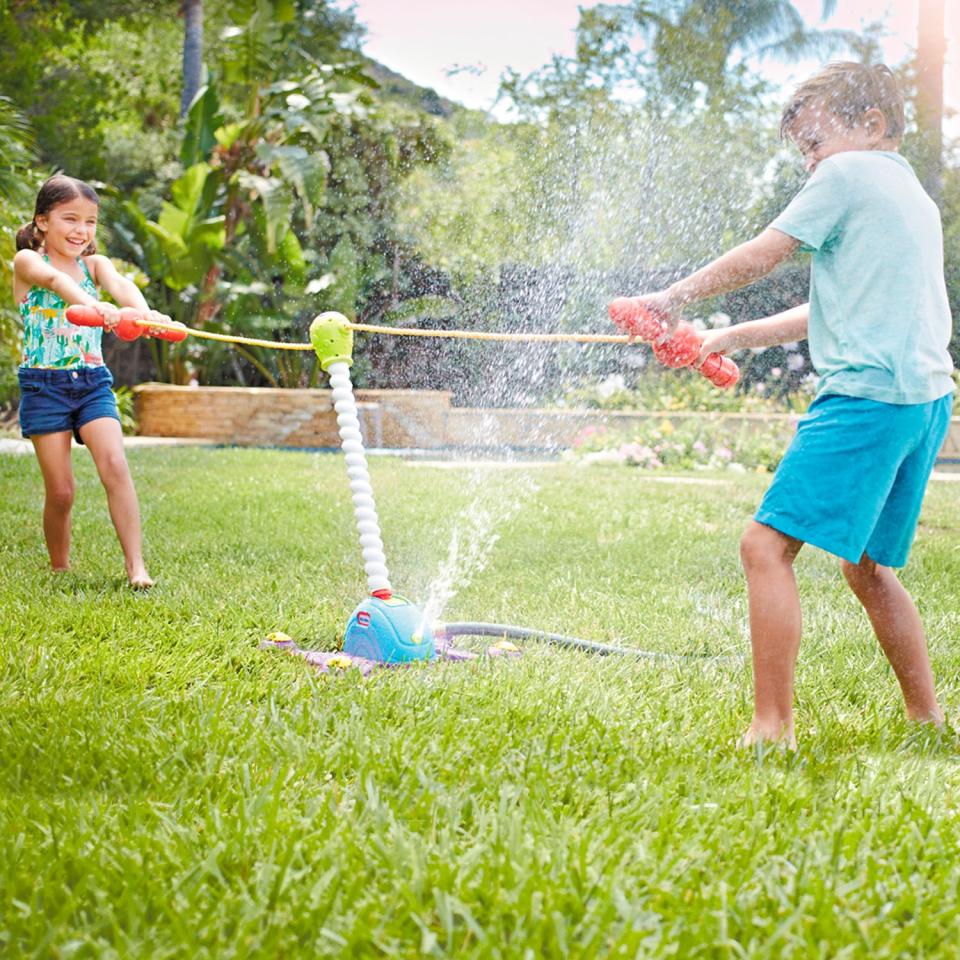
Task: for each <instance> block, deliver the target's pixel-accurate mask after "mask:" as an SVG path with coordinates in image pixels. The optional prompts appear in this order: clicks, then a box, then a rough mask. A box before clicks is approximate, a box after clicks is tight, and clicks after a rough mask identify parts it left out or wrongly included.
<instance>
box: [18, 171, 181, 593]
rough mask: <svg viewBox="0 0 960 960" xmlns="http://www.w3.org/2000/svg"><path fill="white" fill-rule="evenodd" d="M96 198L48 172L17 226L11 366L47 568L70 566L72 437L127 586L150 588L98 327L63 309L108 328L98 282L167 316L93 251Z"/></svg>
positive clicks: (110, 319) (126, 301)
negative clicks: (103, 496) (99, 488)
mask: <svg viewBox="0 0 960 960" xmlns="http://www.w3.org/2000/svg"><path fill="white" fill-rule="evenodd" d="M99 204H100V199H99V197H98V196H97V194H96V192H95V191H94V189H93V188H92V187H91V186H89V185H88V184H86V183H84V182H83V181H82V180H75V179H73V178H72V177H66V176H62V175H57V176H54V177H51V179H49V180H47V182H46V183H44V184H43V186H42V187H41V188H40V192H39V194H38V195H37V202H36V207H35V210H34V214H33V220H32V221H31V222H30V223H28V224H27V225H26V226H24V227H23V228H21V229H20V231H19V232H18V233H17V251H18V252H17V255H16V256H15V257H14V260H13V267H14V280H13V284H14V286H13V293H14V298H15V300H16V303H17V305H18V307H19V309H20V315H21V316H22V317H23V328H24V335H23V356H22V359H21V364H20V369H19V379H20V398H21V399H20V428H21V430H22V432H23V435H24V436H25V437H29V438H30V440H32V441H33V446H34V449H35V450H36V452H37V460H38V461H39V463H40V471H41V473H42V474H43V484H44V489H45V492H46V497H45V500H44V505H43V533H44V536H45V538H46V541H47V551H48V552H49V554H50V565H51V567H52V568H53V569H54V570H55V571H60V570H67V569H69V567H70V509H71V507H72V505H73V498H74V491H75V484H74V479H73V468H72V464H71V460H70V440H71V436H73V437H76V439H77V441H78V442H79V443H82V444H85V445H86V446H87V448H88V449H89V450H90V453H91V454H92V455H93V460H94V463H95V464H96V467H97V472H98V474H99V475H100V481H101V483H103V486H104V489H105V490H106V492H107V503H108V506H109V508H110V517H111V519H112V520H113V525H114V527H115V528H116V531H117V536H118V538H119V539H120V546H121V547H122V548H123V555H124V559H125V561H126V569H127V579H128V580H129V581H130V586H131V587H133V588H134V589H135V590H144V589H147V588H149V587H151V586H153V580H151V579H150V575H149V574H148V573H147V568H146V566H144V562H143V554H142V545H141V539H140V508H139V505H138V503H137V494H136V491H135V490H134V487H133V479H132V478H131V476H130V469H129V467H128V466H127V460H126V456H125V455H124V451H123V435H122V433H121V430H120V414H119V412H118V410H117V401H116V398H115V397H114V395H113V391H112V390H111V389H110V386H111V384H112V383H113V377H112V376H111V375H110V371H109V370H108V369H107V368H106V367H105V366H104V363H103V357H102V355H101V351H100V341H101V337H102V335H103V331H102V330H101V329H100V328H99V327H80V326H76V325H74V324H72V323H70V322H69V321H68V320H67V319H66V316H65V311H66V308H67V306H68V305H69V304H82V305H86V306H91V307H94V308H95V309H96V310H97V311H98V312H99V314H100V316H101V317H103V322H104V327H106V329H108V330H112V329H113V328H114V327H115V326H116V325H117V323H118V322H119V311H118V309H117V307H115V306H114V305H113V304H110V303H104V302H102V301H101V300H100V299H99V296H98V294H97V288H98V287H103V289H104V290H106V291H107V292H108V293H109V294H110V296H111V297H112V298H113V299H114V300H115V301H116V302H117V303H118V304H120V306H127V307H134V308H136V309H137V310H139V311H140V312H141V313H142V314H143V315H144V317H145V318H148V319H152V320H156V321H157V322H159V323H169V322H170V320H169V318H168V317H166V316H164V315H163V314H160V313H157V311H155V310H151V309H150V307H149V306H148V305H147V302H146V301H145V300H144V298H143V296H142V294H141V293H140V291H139V290H138V289H137V287H136V285H135V284H134V283H132V282H131V281H129V280H127V279H125V278H124V277H121V276H120V274H119V273H117V271H116V268H115V267H114V266H113V264H112V263H111V262H110V261H109V260H108V259H107V258H106V257H103V256H98V255H97V254H96V244H95V242H94V233H95V231H96V228H97V214H98V211H99Z"/></svg>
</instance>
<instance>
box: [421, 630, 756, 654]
mask: <svg viewBox="0 0 960 960" xmlns="http://www.w3.org/2000/svg"><path fill="white" fill-rule="evenodd" d="M434 636H437V637H439V636H445V637H448V638H450V639H452V638H453V637H501V638H503V637H508V638H510V639H511V640H540V641H542V642H544V643H552V644H554V645H555V646H558V647H566V648H567V649H569V650H581V651H583V652H585V653H595V654H597V656H600V657H610V656H622V657H637V658H639V659H641V660H658V661H664V660H666V661H678V660H679V661H697V662H700V663H727V662H732V661H735V660H743V656H742V655H736V654H706V653H703V654H700V653H692V654H691V653H663V652H656V651H652V650H638V649H636V648H634V647H617V646H613V645H612V644H609V643H597V642H596V641H594V640H581V639H579V638H578V637H565V636H563V634H560V633H548V632H547V631H546V630H531V629H529V628H527V627H515V626H511V625H510V624H504V623H471V622H467V621H465V622H463V623H444V624H437V625H436V626H435V627H434Z"/></svg>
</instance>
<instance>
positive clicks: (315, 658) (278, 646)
mask: <svg viewBox="0 0 960 960" xmlns="http://www.w3.org/2000/svg"><path fill="white" fill-rule="evenodd" d="M434 647H435V649H436V651H437V656H436V659H435V660H434V661H433V662H434V663H436V662H437V661H439V660H445V661H450V662H453V663H463V662H464V661H468V660H479V659H480V658H481V657H482V656H487V657H518V656H520V651H519V650H503V649H501V648H499V647H496V646H493V647H488V648H487V651H486V653H485V654H479V653H472V652H471V651H469V650H457V649H456V648H455V647H454V646H452V644H451V642H450V639H449V638H448V637H444V636H443V635H440V636H436V637H434ZM260 649H261V650H279V651H281V652H282V653H289V654H292V655H293V656H295V657H300V658H301V659H303V660H306V662H307V663H309V664H310V666H311V667H315V668H316V669H317V670H319V671H320V672H321V673H331V672H333V671H336V670H345V669H348V668H350V667H356V668H357V669H358V670H359V671H360V673H362V674H363V676H365V677H366V676H369V674H371V673H372V672H373V671H374V670H376V669H377V668H378V667H396V666H411V665H412V664H389V663H381V662H379V661H378V660H368V659H366V657H354V656H352V655H350V654H348V653H340V652H337V651H335V650H301V649H300V647H298V646H297V644H296V641H294V640H269V639H265V640H261V641H260ZM414 662H415V663H419V662H421V661H414Z"/></svg>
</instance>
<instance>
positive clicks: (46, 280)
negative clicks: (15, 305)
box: [13, 250, 116, 313]
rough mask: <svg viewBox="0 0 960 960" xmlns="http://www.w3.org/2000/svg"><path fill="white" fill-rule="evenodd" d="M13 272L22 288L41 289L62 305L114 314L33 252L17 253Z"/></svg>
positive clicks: (106, 305)
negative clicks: (93, 308) (104, 309)
mask: <svg viewBox="0 0 960 960" xmlns="http://www.w3.org/2000/svg"><path fill="white" fill-rule="evenodd" d="M13 272H14V274H15V275H16V277H17V278H18V279H19V280H20V282H21V283H22V284H23V285H24V286H27V287H43V288H44V289H45V290H50V291H52V292H53V293H55V294H56V295H57V296H58V297H60V299H61V300H63V302H64V303H68V304H79V305H80V306H83V307H96V308H97V309H98V310H100V308H101V307H109V308H110V309H111V310H113V311H114V312H116V310H115V308H113V307H112V306H111V305H110V304H103V303H101V302H100V301H99V300H97V298H96V297H92V296H90V294H89V293H85V292H84V290H83V289H82V287H81V286H80V284H79V283H77V281H76V280H74V279H73V278H72V277H68V276H67V274H65V273H63V272H62V271H60V270H58V269H57V268H56V267H53V266H51V265H50V264H49V263H47V261H46V260H44V259H43V257H41V256H40V254H39V253H37V252H36V251H35V250H20V251H18V253H17V255H16V256H15V257H14V258H13ZM100 312H101V313H102V312H103V311H102V310H101V311H100Z"/></svg>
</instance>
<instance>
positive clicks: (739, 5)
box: [635, 0, 851, 98]
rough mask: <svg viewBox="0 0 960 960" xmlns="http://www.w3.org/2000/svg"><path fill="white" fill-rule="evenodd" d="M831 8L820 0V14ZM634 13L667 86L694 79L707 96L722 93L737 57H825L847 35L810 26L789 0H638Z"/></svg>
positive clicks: (831, 1) (829, 0)
mask: <svg viewBox="0 0 960 960" xmlns="http://www.w3.org/2000/svg"><path fill="white" fill-rule="evenodd" d="M835 8H836V0H822V3H821V16H822V18H823V19H826V18H827V17H829V16H830V14H832V13H833V12H834V10H835ZM635 11H636V17H637V24H638V26H639V27H640V29H641V32H643V33H645V34H646V35H647V38H648V40H649V43H650V47H649V49H650V51H651V53H652V55H653V58H654V61H655V63H656V65H657V67H658V70H659V72H660V73H661V74H662V75H663V77H664V80H665V83H666V86H667V88H668V89H670V90H672V91H673V92H674V93H676V92H683V91H684V90H686V91H690V89H691V87H692V86H693V84H694V83H697V82H699V83H700V84H702V85H703V86H704V87H705V88H706V90H707V92H708V96H709V97H710V98H714V97H717V96H720V95H722V94H723V92H724V90H725V88H726V87H727V86H728V82H729V78H730V76H731V71H732V70H734V65H735V63H736V62H737V58H738V57H739V59H740V60H741V61H742V60H744V59H747V58H759V59H762V58H765V57H776V58H778V59H781V60H796V59H798V58H800V57H804V56H811V55H818V56H824V55H829V54H830V53H833V52H834V51H836V50H837V49H838V48H839V47H843V46H847V45H849V42H850V39H851V35H850V33H848V32H847V31H843V30H817V29H811V28H810V27H808V26H807V24H806V22H805V21H804V19H803V17H802V16H801V15H800V13H799V11H798V10H797V9H796V7H795V6H794V5H793V3H792V2H790V0H683V2H681V3H680V4H677V3H675V2H671V0H655V2H654V3H652V4H650V3H649V2H644V0H638V2H636V3H635ZM660 11H663V12H660Z"/></svg>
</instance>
